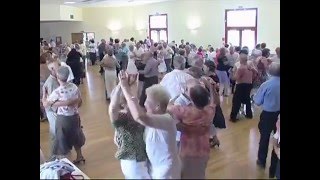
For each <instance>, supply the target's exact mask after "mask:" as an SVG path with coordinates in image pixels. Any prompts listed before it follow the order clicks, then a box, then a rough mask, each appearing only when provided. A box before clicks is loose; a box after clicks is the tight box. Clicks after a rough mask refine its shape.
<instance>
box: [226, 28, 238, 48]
mask: <svg viewBox="0 0 320 180" xmlns="http://www.w3.org/2000/svg"><path fill="white" fill-rule="evenodd" d="M227 43H231V44H232V46H240V34H239V30H229V31H228V42H227Z"/></svg>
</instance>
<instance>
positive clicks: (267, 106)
mask: <svg viewBox="0 0 320 180" xmlns="http://www.w3.org/2000/svg"><path fill="white" fill-rule="evenodd" d="M259 91H261V92H262V91H264V92H265V93H264V94H263V96H262V94H261V95H260V92H259ZM257 95H258V96H255V97H254V102H255V103H256V104H257V105H259V106H260V105H262V107H263V109H264V110H265V111H269V112H275V111H280V78H279V77H271V78H270V79H269V80H267V81H266V82H264V83H263V84H261V86H260V88H259V89H258V92H257Z"/></svg>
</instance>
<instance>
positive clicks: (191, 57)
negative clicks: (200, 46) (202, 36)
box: [188, 51, 197, 66]
mask: <svg viewBox="0 0 320 180" xmlns="http://www.w3.org/2000/svg"><path fill="white" fill-rule="evenodd" d="M196 55H197V53H196V52H194V51H190V53H189V54H188V64H189V66H194V64H195V59H194V57H195V56H196Z"/></svg>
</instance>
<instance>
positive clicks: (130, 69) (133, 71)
mask: <svg viewBox="0 0 320 180" xmlns="http://www.w3.org/2000/svg"><path fill="white" fill-rule="evenodd" d="M127 73H128V74H137V73H138V69H137V66H136V65H135V64H134V61H133V60H131V59H129V62H128V66H127Z"/></svg>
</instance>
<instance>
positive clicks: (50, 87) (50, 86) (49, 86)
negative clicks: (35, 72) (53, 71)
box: [42, 75, 59, 112]
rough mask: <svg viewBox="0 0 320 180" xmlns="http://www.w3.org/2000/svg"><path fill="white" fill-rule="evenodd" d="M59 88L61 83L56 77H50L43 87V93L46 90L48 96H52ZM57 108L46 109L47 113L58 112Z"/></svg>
mask: <svg viewBox="0 0 320 180" xmlns="http://www.w3.org/2000/svg"><path fill="white" fill-rule="evenodd" d="M58 87H59V83H58V80H57V78H55V77H54V76H52V75H50V76H49V77H48V79H47V80H46V82H45V83H44V85H43V87H42V91H44V90H45V89H46V90H47V92H48V95H50V94H51V93H52V92H53V91H54V90H55V89H57V88H58ZM56 110H57V109H56V108H53V107H52V108H50V107H46V111H53V112H56Z"/></svg>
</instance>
